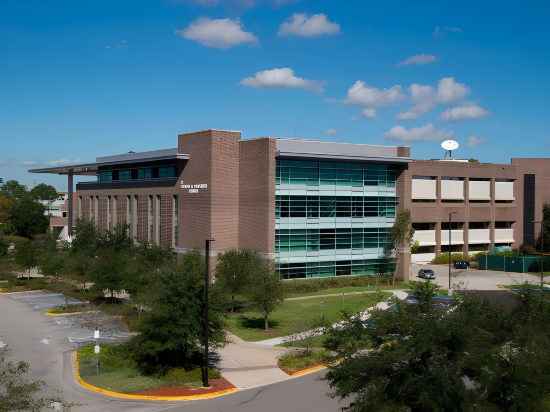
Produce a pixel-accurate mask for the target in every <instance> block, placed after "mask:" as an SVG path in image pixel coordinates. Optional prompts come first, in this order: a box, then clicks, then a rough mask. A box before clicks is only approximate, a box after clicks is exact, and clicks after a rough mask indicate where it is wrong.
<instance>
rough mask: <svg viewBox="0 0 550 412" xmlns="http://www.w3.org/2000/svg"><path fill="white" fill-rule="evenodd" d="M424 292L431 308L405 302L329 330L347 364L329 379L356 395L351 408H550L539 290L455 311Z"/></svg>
mask: <svg viewBox="0 0 550 412" xmlns="http://www.w3.org/2000/svg"><path fill="white" fill-rule="evenodd" d="M417 289H422V291H421V293H419V294H418V297H419V298H420V300H421V304H416V305H413V304H407V303H405V302H399V301H397V302H395V303H394V306H393V307H392V309H391V310H386V311H381V310H378V311H374V312H372V313H371V317H370V318H369V319H368V320H366V321H364V320H361V319H359V318H357V317H348V318H347V319H346V320H345V321H344V322H341V323H340V324H339V328H331V329H330V330H329V332H328V337H327V338H326V339H325V346H326V348H327V349H329V350H331V351H334V352H336V353H337V354H338V357H339V358H340V359H341V360H342V361H341V362H340V363H339V364H338V365H335V366H333V367H331V368H330V371H329V372H328V374H327V379H328V381H329V384H330V386H331V387H332V389H333V390H334V393H335V395H337V396H339V397H341V398H348V399H351V402H350V404H349V406H348V407H347V408H346V409H347V410H349V411H361V412H363V411H367V410H374V411H403V412H405V411H411V412H417V411H418V412H420V411H422V412H435V411H451V412H453V411H456V412H458V411H509V412H512V411H525V412H527V411H541V412H542V411H544V410H546V409H545V405H544V402H545V399H546V396H547V394H548V393H549V391H550V376H548V373H547V371H548V368H549V367H550V346H549V343H550V327H549V326H548V324H547V323H548V322H547V319H548V316H549V315H550V303H549V301H548V299H547V298H546V297H544V296H543V295H542V294H541V293H540V292H537V293H538V294H536V295H535V294H534V293H532V292H530V296H527V297H524V298H523V301H522V302H521V303H519V305H518V306H517V308H515V309H505V308H504V307H502V306H500V305H497V304H489V303H486V302H483V301H479V300H475V299H470V298H465V299H464V300H463V301H460V302H456V303H455V304H454V305H453V306H452V307H451V308H446V307H441V306H436V305H434V304H432V303H431V300H432V299H433V294H434V293H435V289H434V288H433V287H432V286H431V285H429V284H425V285H419V286H418V288H417ZM430 289H431V290H430ZM428 302H429V304H426V303H428ZM449 309H451V310H449Z"/></svg>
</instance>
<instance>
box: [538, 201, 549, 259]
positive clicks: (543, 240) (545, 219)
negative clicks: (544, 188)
mask: <svg viewBox="0 0 550 412" xmlns="http://www.w3.org/2000/svg"><path fill="white" fill-rule="evenodd" d="M542 231H543V233H541V234H540V235H539V240H538V244H539V249H540V250H541V251H542V252H548V251H550V203H545V205H544V207H543V209H542Z"/></svg>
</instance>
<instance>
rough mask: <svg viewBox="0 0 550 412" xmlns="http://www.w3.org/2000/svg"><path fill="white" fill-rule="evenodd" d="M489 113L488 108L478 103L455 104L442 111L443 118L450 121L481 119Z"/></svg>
mask: <svg viewBox="0 0 550 412" xmlns="http://www.w3.org/2000/svg"><path fill="white" fill-rule="evenodd" d="M488 114H489V112H488V111H487V110H485V109H484V108H483V107H481V106H478V105H477V104H465V105H462V106H455V107H451V108H449V109H447V110H445V111H444V112H443V113H441V118H442V119H444V120H448V121H455V120H465V119H479V118H481V117H485V116H487V115H488Z"/></svg>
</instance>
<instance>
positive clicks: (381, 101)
mask: <svg viewBox="0 0 550 412" xmlns="http://www.w3.org/2000/svg"><path fill="white" fill-rule="evenodd" d="M404 98H405V95H404V94H403V90H402V88H401V86H400V85H395V86H392V87H390V88H389V89H378V88H376V87H373V86H369V85H367V84H365V82H363V81H362V80H357V81H356V82H355V83H354V84H353V85H352V86H351V87H350V88H349V89H348V93H347V97H346V103H348V104H354V105H357V106H362V107H364V109H363V116H365V117H368V118H372V117H375V116H376V108H377V107H381V106H389V105H392V104H395V103H398V102H400V101H402V100H403V99H404Z"/></svg>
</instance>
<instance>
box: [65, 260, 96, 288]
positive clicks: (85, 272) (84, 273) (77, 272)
mask: <svg viewBox="0 0 550 412" xmlns="http://www.w3.org/2000/svg"><path fill="white" fill-rule="evenodd" d="M92 262H93V258H92V257H90V256H89V255H86V254H85V253H84V252H81V251H74V252H73V251H72V250H69V253H67V254H66V256H65V265H64V268H63V271H64V275H65V276H67V277H68V278H70V279H73V280H75V281H77V282H79V283H81V285H82V290H86V282H88V281H90V280H91V278H92V276H91V274H90V269H91V265H92Z"/></svg>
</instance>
